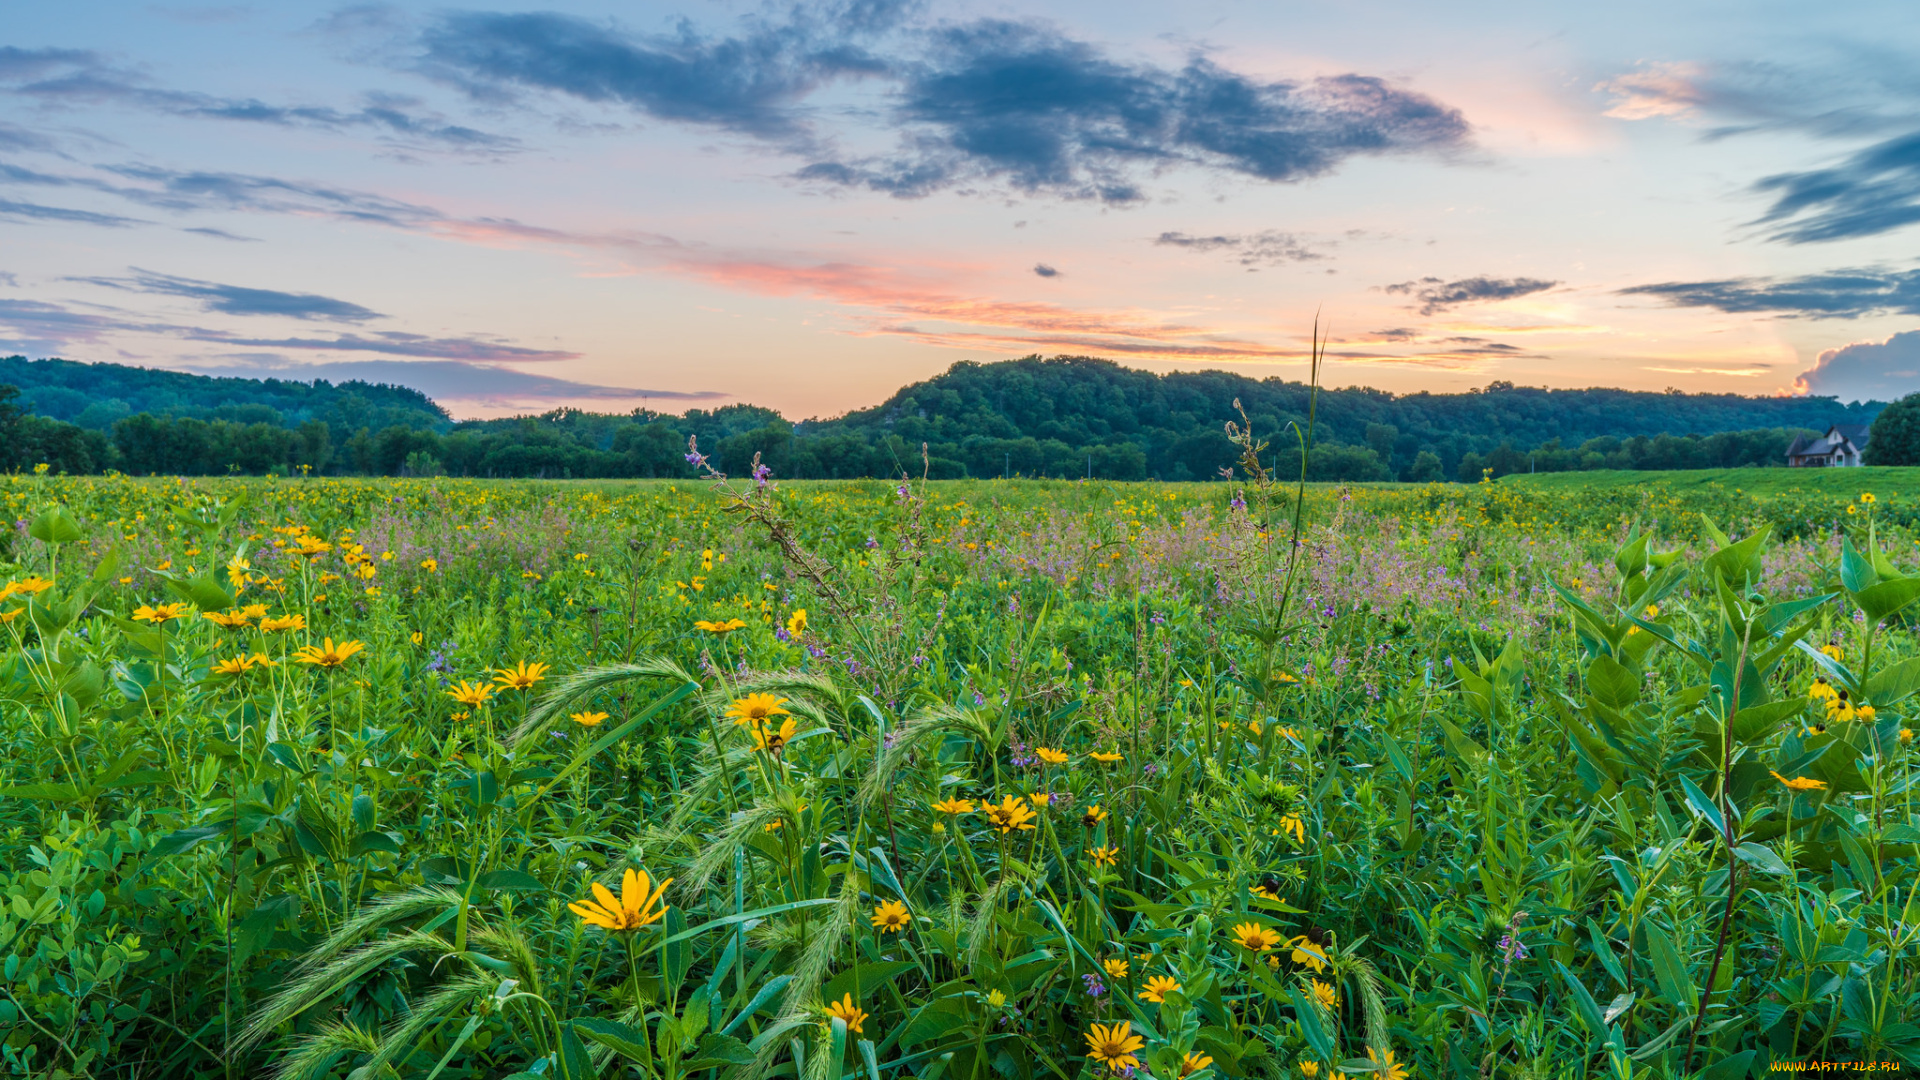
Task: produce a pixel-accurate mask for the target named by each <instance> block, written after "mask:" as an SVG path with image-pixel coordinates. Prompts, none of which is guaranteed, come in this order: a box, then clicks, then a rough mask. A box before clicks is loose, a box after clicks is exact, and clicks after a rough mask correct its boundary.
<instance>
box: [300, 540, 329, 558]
mask: <svg viewBox="0 0 1920 1080" xmlns="http://www.w3.org/2000/svg"><path fill="white" fill-rule="evenodd" d="M299 544H300V546H299V547H298V548H297V549H295V550H297V551H299V553H300V554H302V555H318V554H320V553H321V552H323V551H332V550H333V545H332V544H329V543H327V542H326V541H324V540H321V539H319V538H318V537H313V536H302V537H300V538H299Z"/></svg>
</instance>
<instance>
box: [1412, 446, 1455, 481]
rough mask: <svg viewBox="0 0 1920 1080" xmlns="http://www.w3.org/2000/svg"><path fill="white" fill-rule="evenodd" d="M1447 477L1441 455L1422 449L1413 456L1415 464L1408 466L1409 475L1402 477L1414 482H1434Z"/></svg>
mask: <svg viewBox="0 0 1920 1080" xmlns="http://www.w3.org/2000/svg"><path fill="white" fill-rule="evenodd" d="M1446 478H1447V474H1446V471H1445V470H1444V469H1442V468H1441V467H1440V455H1439V454H1436V453H1434V452H1433V451H1431V450H1422V451H1420V452H1419V453H1418V454H1415V455H1414V456H1413V464H1412V465H1409V466H1408V467H1407V475H1406V476H1405V477H1403V478H1402V479H1404V480H1406V481H1407V482H1408V483H1413V484H1433V483H1438V482H1439V481H1442V480H1445V479H1446Z"/></svg>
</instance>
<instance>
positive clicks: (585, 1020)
mask: <svg viewBox="0 0 1920 1080" xmlns="http://www.w3.org/2000/svg"><path fill="white" fill-rule="evenodd" d="M573 1029H574V1030H575V1031H577V1032H579V1033H580V1034H582V1035H585V1036H586V1037H587V1038H589V1039H592V1040H593V1041H594V1042H597V1043H599V1044H600V1045H601V1046H604V1047H606V1048H607V1049H609V1050H611V1051H613V1052H614V1053H616V1054H619V1055H620V1056H621V1057H624V1058H627V1059H628V1060H630V1061H635V1062H638V1063H639V1064H641V1065H643V1066H645V1065H651V1064H652V1062H653V1050H652V1048H651V1047H649V1046H648V1045H647V1033H646V1032H644V1031H640V1030H637V1029H635V1028H631V1027H628V1026H627V1025H625V1024H622V1023H619V1022H618V1021H614V1020H601V1019H597V1018H594V1017H579V1018H576V1019H575V1020H574V1021H573ZM708 1037H709V1038H712V1036H708ZM734 1041H735V1042H738V1041H739V1040H737V1039H736V1040H734ZM749 1060H751V1059H749Z"/></svg>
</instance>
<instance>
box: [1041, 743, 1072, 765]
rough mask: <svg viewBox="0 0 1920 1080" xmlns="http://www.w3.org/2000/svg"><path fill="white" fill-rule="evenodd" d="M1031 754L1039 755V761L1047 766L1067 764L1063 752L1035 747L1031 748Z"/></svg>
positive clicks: (1044, 747)
mask: <svg viewBox="0 0 1920 1080" xmlns="http://www.w3.org/2000/svg"><path fill="white" fill-rule="evenodd" d="M1033 752H1034V753H1036V754H1038V755H1040V760H1041V761H1044V762H1046V763H1047V764H1049V765H1065V764H1066V763H1067V755H1066V753H1065V752H1064V751H1060V750H1055V749H1053V748H1051V747H1046V746H1036V747H1034V748H1033Z"/></svg>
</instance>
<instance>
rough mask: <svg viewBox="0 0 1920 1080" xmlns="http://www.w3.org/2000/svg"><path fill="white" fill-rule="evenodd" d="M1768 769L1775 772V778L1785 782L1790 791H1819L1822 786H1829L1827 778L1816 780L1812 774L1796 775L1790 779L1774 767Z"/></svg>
mask: <svg viewBox="0 0 1920 1080" xmlns="http://www.w3.org/2000/svg"><path fill="white" fill-rule="evenodd" d="M1767 771H1768V772H1770V773H1773V778H1774V779H1775V780H1778V781H1780V782H1781V783H1782V784H1785V785H1786V786H1787V788H1788V790H1790V791H1819V790H1820V789H1821V788H1824V787H1826V786H1827V782H1826V781H1825V780H1815V779H1813V778H1812V777H1810V776H1796V777H1794V778H1793V779H1791V780H1789V779H1787V778H1786V777H1784V776H1781V775H1780V774H1779V773H1777V772H1773V770H1772V769H1768V770H1767Z"/></svg>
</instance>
